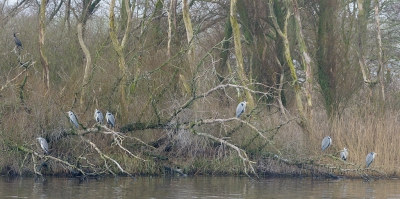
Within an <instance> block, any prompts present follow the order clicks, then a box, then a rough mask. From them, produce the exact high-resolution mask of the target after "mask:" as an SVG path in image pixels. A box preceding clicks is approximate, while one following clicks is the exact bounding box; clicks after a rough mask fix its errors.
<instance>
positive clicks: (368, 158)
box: [365, 152, 377, 168]
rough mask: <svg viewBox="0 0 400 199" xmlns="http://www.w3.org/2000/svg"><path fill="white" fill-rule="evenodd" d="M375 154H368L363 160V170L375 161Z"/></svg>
mask: <svg viewBox="0 0 400 199" xmlns="http://www.w3.org/2000/svg"><path fill="white" fill-rule="evenodd" d="M376 154H377V153H375V152H371V153H368V155H367V158H366V159H365V164H366V165H365V168H368V167H369V165H371V163H372V161H374V159H375V155H376Z"/></svg>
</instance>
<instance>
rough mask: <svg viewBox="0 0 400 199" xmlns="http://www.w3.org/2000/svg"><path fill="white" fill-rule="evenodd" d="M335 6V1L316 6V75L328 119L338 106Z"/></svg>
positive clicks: (331, 0) (325, 0)
mask: <svg viewBox="0 0 400 199" xmlns="http://www.w3.org/2000/svg"><path fill="white" fill-rule="evenodd" d="M337 4H338V2H337V0H321V1H319V4H318V6H319V12H318V22H317V25H318V31H317V44H316V45H317V51H316V56H317V69H318V71H317V74H318V83H319V85H320V87H321V93H322V96H323V98H324V103H325V109H326V112H327V115H328V117H330V118H332V116H334V115H335V114H336V113H337V110H338V106H339V102H338V100H337V96H336V89H338V88H337V82H336V80H337V78H336V75H337V67H338V64H337V61H338V60H337V59H339V58H338V57H336V50H337V49H336V48H337V47H336V46H337V43H336V42H337V40H336V37H335V32H334V29H335V24H336V21H335V20H336V18H335V17H336V15H335V13H336V10H337V7H338V5H337Z"/></svg>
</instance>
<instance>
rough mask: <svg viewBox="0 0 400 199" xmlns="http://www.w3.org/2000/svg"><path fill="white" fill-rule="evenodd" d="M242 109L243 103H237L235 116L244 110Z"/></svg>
mask: <svg viewBox="0 0 400 199" xmlns="http://www.w3.org/2000/svg"><path fill="white" fill-rule="evenodd" d="M243 110H244V109H243V103H242V102H240V103H239V105H238V106H237V107H236V117H239V116H240V115H241V114H242V113H243V112H244V111H243Z"/></svg>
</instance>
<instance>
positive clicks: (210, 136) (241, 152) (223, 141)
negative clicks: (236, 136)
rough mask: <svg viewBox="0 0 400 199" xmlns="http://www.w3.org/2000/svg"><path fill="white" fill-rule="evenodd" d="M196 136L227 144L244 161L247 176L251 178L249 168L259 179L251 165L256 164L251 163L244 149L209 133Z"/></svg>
mask: <svg viewBox="0 0 400 199" xmlns="http://www.w3.org/2000/svg"><path fill="white" fill-rule="evenodd" d="M196 134H197V135H200V136H204V137H207V138H211V139H213V140H215V141H218V142H221V143H222V144H225V145H227V146H229V147H231V148H232V149H234V150H236V151H237V153H238V156H239V157H240V158H241V159H242V161H243V166H244V172H245V174H246V175H247V176H249V174H248V173H247V166H248V167H249V168H250V169H251V172H252V173H253V174H254V175H256V176H257V178H258V175H257V173H256V172H255V170H254V168H253V166H252V165H251V164H255V163H256V162H253V161H250V160H249V158H248V157H247V154H246V152H245V151H244V150H243V149H241V148H239V147H237V146H235V145H233V144H231V143H229V142H227V141H225V140H223V139H220V138H217V137H215V136H213V135H211V134H208V133H196ZM246 163H247V164H246ZM249 177H250V176H249Z"/></svg>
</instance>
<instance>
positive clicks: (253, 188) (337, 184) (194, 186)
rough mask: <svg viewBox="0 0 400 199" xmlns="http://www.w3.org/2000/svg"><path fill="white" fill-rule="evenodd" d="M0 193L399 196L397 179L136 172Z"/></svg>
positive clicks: (6, 181) (17, 186)
mask: <svg viewBox="0 0 400 199" xmlns="http://www.w3.org/2000/svg"><path fill="white" fill-rule="evenodd" d="M0 179H1V180H0V197H1V198H84V199H90V198H400V181H399V180H375V181H371V182H363V181H362V180H340V181H332V180H329V181H328V180H324V181H315V180H314V181H313V180H311V179H310V178H304V179H290V178H272V179H267V178H264V179H260V180H256V181H253V180H251V179H249V178H247V177H186V178H178V177H174V178H170V177H169V178H166V177H157V178H152V177H139V178H137V179H135V180H133V179H131V178H102V179H99V180H93V179H92V180H86V181H83V182H79V181H78V180H77V179H67V178H50V177H47V178H46V180H45V181H44V182H41V181H40V182H35V180H34V179H33V178H7V177H1V178H0Z"/></svg>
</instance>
